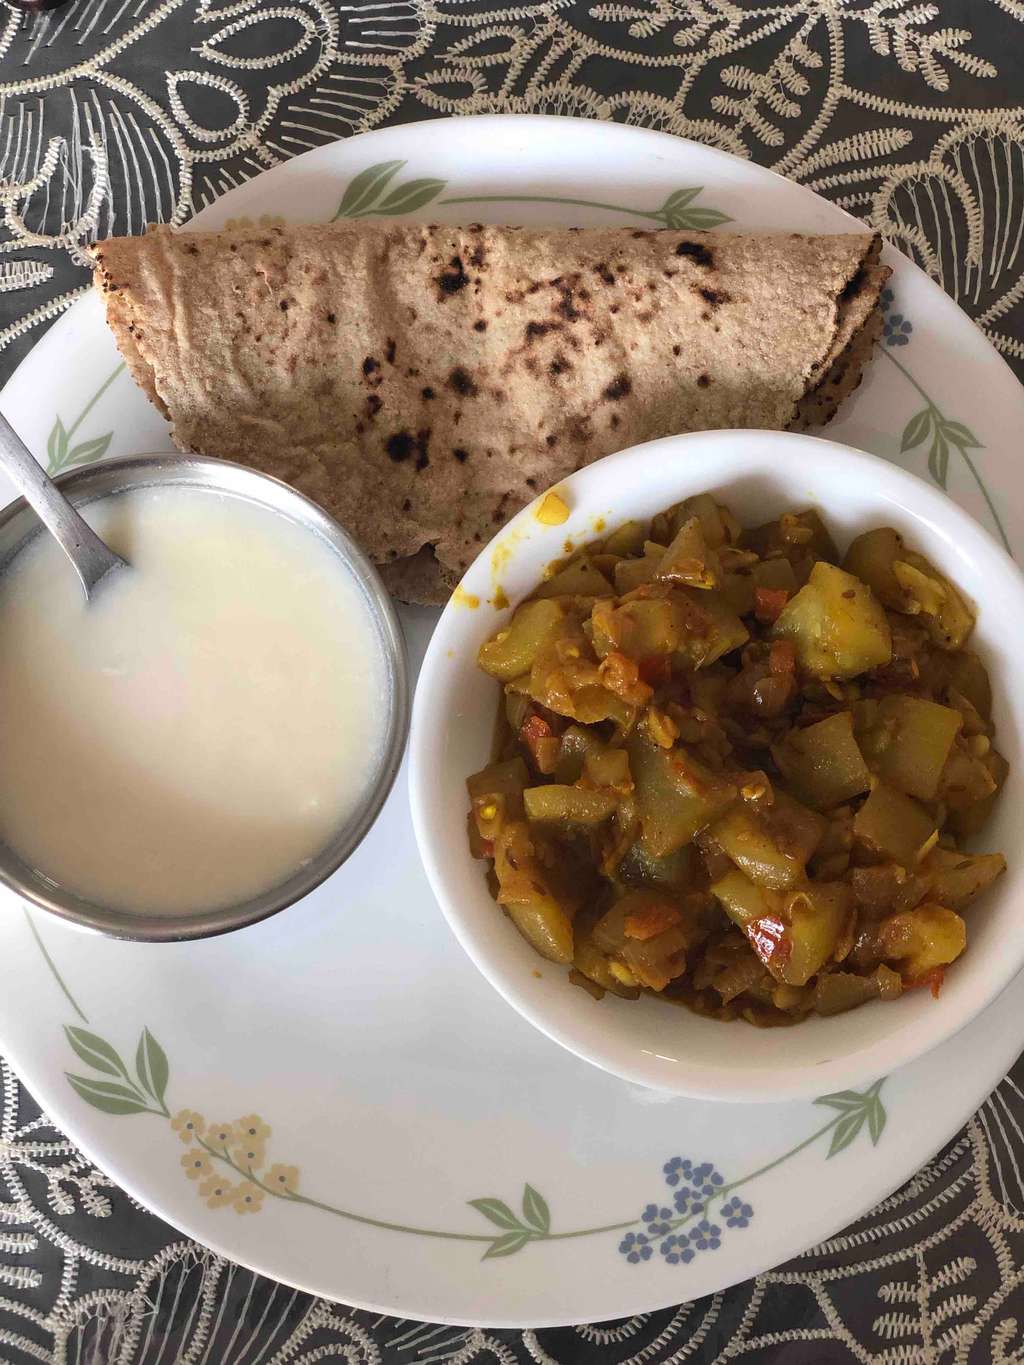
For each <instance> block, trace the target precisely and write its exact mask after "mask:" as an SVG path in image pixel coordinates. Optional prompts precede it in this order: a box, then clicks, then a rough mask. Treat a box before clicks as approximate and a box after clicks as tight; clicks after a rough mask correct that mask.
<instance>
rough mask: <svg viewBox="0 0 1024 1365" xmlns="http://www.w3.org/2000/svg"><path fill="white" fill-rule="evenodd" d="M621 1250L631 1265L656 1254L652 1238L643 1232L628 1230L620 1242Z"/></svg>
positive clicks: (647, 1259)
mask: <svg viewBox="0 0 1024 1365" xmlns="http://www.w3.org/2000/svg"><path fill="white" fill-rule="evenodd" d="M619 1250H620V1251H621V1252H622V1254H623V1256H625V1258H626V1260H627V1261H628V1262H629V1263H630V1265H638V1264H639V1263H640V1262H641V1261H649V1260H650V1259H651V1256H652V1255H653V1254H654V1253H653V1249H652V1247H651V1243H650V1239H649V1238H648V1237H647V1235H646V1233H643V1232H627V1233H626V1235H625V1237H623V1239H622V1241H621V1242H620V1243H619Z"/></svg>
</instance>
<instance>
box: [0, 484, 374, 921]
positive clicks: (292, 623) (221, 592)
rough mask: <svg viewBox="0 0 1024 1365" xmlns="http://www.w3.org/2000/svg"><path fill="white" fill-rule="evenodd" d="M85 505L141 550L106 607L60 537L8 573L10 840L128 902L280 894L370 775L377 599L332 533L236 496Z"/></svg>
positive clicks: (1, 741)
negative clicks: (330, 541) (88, 589)
mask: <svg viewBox="0 0 1024 1365" xmlns="http://www.w3.org/2000/svg"><path fill="white" fill-rule="evenodd" d="M86 516H87V519H88V520H89V522H90V523H91V524H92V525H93V526H94V527H95V528H96V530H97V531H98V532H99V534H100V535H101V536H102V537H103V538H104V539H105V540H106V541H107V542H108V543H109V544H110V545H112V546H113V547H114V548H115V549H116V550H117V551H118V552H119V553H120V554H122V555H123V556H124V557H125V558H126V559H127V560H128V561H129V563H130V564H131V566H132V567H131V569H130V570H128V571H125V572H119V573H118V574H117V575H116V576H115V577H114V578H113V579H112V580H111V581H109V582H108V583H105V584H103V585H102V586H101V588H100V590H99V592H98V594H97V596H96V597H95V598H94V600H93V601H92V602H91V603H88V604H87V603H86V601H85V597H84V594H83V592H82V588H81V585H80V584H79V582H78V579H77V577H76V576H75V574H74V571H73V570H72V569H71V566H70V565H69V564H68V563H67V561H66V559H65V558H64V556H63V554H62V552H61V551H60V550H59V549H58V547H57V546H56V544H55V543H54V542H53V541H52V540H51V539H50V538H49V537H48V536H46V535H40V536H38V537H36V539H35V540H34V541H33V542H32V543H31V544H30V545H29V546H28V547H27V548H26V549H25V550H24V551H23V552H22V553H21V554H19V555H18V557H17V559H16V560H15V561H14V563H13V564H12V565H11V568H10V569H9V571H8V572H7V574H6V575H5V576H4V577H3V579H2V580H0V837H3V839H4V840H5V841H6V842H7V843H8V844H9V845H10V846H11V847H12V848H14V850H15V851H16V852H17V853H18V854H19V855H20V856H21V857H22V859H23V860H24V861H25V862H27V863H29V864H31V865H32V866H33V867H35V868H37V869H38V870H39V871H40V872H42V873H43V874H44V875H45V876H46V877H48V878H50V879H51V880H52V881H53V882H56V883H58V884H60V885H62V886H64V887H66V888H67V889H68V890H70V891H73V892H76V893H77V894H78V895H80V896H84V897H86V898H88V899H90V900H93V901H95V902H97V903H99V904H101V905H104V906H110V907H112V908H114V909H123V910H130V911H135V912H143V913H150V914H153V915H161V914H169V913H178V912H181V911H189V910H195V911H202V910H207V909H213V908H215V907H219V906H223V905H227V904H233V903H237V902H240V901H243V900H245V899H248V898H249V897H251V896H253V895H255V894H257V893H259V892H261V891H264V890H268V889H269V888H271V887H273V886H275V885H277V884H279V883H280V882H282V881H283V880H284V879H285V878H286V877H287V876H289V875H290V874H291V873H293V872H295V871H296V870H297V869H298V868H299V867H300V866H301V865H302V864H303V863H304V862H305V861H307V860H308V859H309V858H311V857H312V856H314V855H315V854H316V853H318V852H319V851H320V850H321V849H322V848H323V847H324V846H325V845H326V844H327V843H328V841H329V840H330V838H331V836H332V835H333V834H334V833H335V832H336V831H337V830H338V828H339V827H340V826H341V825H342V824H343V823H344V821H345V820H346V818H347V817H348V816H349V815H351V814H352V813H353V811H354V809H355V808H356V806H357V805H358V803H359V801H360V798H361V797H362V796H363V795H364V793H365V791H366V787H367V784H368V783H369V782H370V781H371V780H372V775H373V772H374V768H375V763H376V760H377V759H378V756H379V750H380V746H381V743H382V731H383V728H384V726H385V723H386V688H387V672H386V665H385V660H384V655H383V650H382V646H381V644H380V639H379V636H378V635H377V632H376V628H375V624H374V620H373V617H372V615H371V612H370V608H369V606H368V604H367V603H366V601H365V599H364V598H363V596H362V594H361V592H360V589H359V587H358V585H357V583H356V582H355V580H354V579H353V578H352V576H351V575H350V574H349V573H348V571H347V570H346V567H345V565H344V563H343V562H342V561H341V559H340V558H339V557H338V556H337V554H335V553H334V552H333V551H332V550H331V548H330V547H329V546H328V545H327V544H326V543H325V542H323V541H321V540H319V539H318V538H317V537H316V536H314V535H313V534H311V533H310V532H309V531H304V530H303V529H302V528H300V527H298V526H295V525H294V524H292V523H291V522H289V521H287V520H286V519H285V518H284V517H282V516H280V515H277V514H275V513H273V512H271V511H268V510H266V509H265V508H262V507H259V506H257V505H255V504H253V503H248V502H244V501H242V500H241V499H238V498H232V497H226V496H223V495H221V494H217V493H215V492H212V491H207V490H203V489H199V488H184V487H170V488H166V489H142V490H138V491H132V492H127V493H124V494H121V495H118V496H115V497H111V498H108V499H105V500H104V501H102V502H97V503H94V504H93V505H92V506H91V507H89V508H88V509H87V510H86Z"/></svg>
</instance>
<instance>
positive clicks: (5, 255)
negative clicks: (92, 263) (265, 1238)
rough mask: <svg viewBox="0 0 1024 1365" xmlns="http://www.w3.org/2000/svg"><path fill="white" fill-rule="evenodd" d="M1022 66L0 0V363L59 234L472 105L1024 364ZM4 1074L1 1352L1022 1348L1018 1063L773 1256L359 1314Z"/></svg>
mask: <svg viewBox="0 0 1024 1365" xmlns="http://www.w3.org/2000/svg"><path fill="white" fill-rule="evenodd" d="M8 15H9V17H8ZM1022 79H1024V3H1022V0H738V2H735V3H734V0H516V3H512V4H505V3H503V0H356V2H355V3H351V4H347V3H342V0H71V3H69V4H67V5H66V6H65V7H64V8H62V9H59V10H57V11H55V12H52V13H50V14H48V15H46V16H39V17H35V18H28V17H26V16H22V15H18V14H14V13H10V12H9V11H7V10H6V9H5V8H3V7H2V6H0V204H2V206H3V212H4V224H3V227H2V229H0V378H2V379H6V377H7V376H8V375H9V374H10V373H11V371H12V370H13V369H14V367H15V365H16V364H17V362H18V361H19V360H20V359H21V358H22V356H24V354H25V353H26V351H27V350H28V348H29V347H30V346H31V345H32V344H33V342H34V340H35V339H36V338H37V337H38V335H39V333H40V331H41V330H42V329H43V328H44V327H45V326H46V324H47V323H48V322H49V321H50V320H51V319H52V318H54V317H56V316H57V315H58V314H59V313H60V312H61V311H62V310H63V309H64V308H66V307H67V306H68V305H69V304H70V303H71V302H72V301H73V300H74V299H76V298H77V297H79V295H80V294H82V293H83V292H84V290H85V289H86V287H87V283H86V276H85V272H84V271H83V269H82V267H81V262H80V256H79V251H78V246H79V243H80V242H82V241H85V240H88V239H89V238H90V237H92V236H94V235H97V234H98V235H107V234H109V233H110V232H112V231H114V232H131V231H133V230H134V231H137V230H139V229H140V228H141V227H142V225H143V224H145V223H146V222H148V221H153V220H157V219H161V220H165V221H171V222H182V221H183V220H184V219H186V218H187V217H188V216H189V215H190V214H191V213H192V212H194V211H195V210H196V209H197V208H200V207H202V206H204V205H205V204H208V203H209V202H210V201H211V200H213V199H214V198H216V197H217V196H218V195H219V194H221V193H223V192H224V191H225V190H227V189H229V188H230V187H232V186H234V185H237V184H239V183H240V182H241V181H242V180H244V179H246V178H247V177H249V176H252V175H255V174H257V173H258V172H259V171H261V170H262V169H264V168H265V167H267V166H272V165H274V164H276V163H277V162H278V161H280V160H282V159H284V158H287V157H289V156H293V155H295V154H296V153H298V152H302V151H305V150H307V149H308V148H310V147H315V146H317V145H319V144H320V143H323V142H326V141H330V140H332V139H334V138H338V137H346V136H349V135H350V134H352V133H357V132H361V131H363V130H365V129H369V128H377V127H380V126H382V125H385V124H388V123H395V122H403V121H407V120H412V119H424V118H431V117H437V116H442V115H446V114H472V113H483V112H533V113H558V114H575V115H580V116H583V117H587V118H593V119H615V120H619V121H622V122H627V123H635V124H641V125H644V126H646V127H653V128H659V129H663V130H667V131H669V132H673V133H678V134H680V135H682V136H686V137H691V138H695V139H698V140H700V141H703V142H708V143H711V144H712V145H714V146H716V147H721V148H724V149H726V150H727V151H731V152H735V153H737V154H738V155H740V156H745V157H751V158H753V159H755V160H757V161H760V162H762V163H763V164H765V165H768V166H771V167H773V168H775V169H776V170H778V171H780V172H782V173H783V174H786V175H789V176H791V177H793V178H795V179H797V180H799V181H800V182H801V183H803V184H805V185H809V186H810V187H811V188H813V189H815V190H818V191H819V192H821V193H822V194H825V195H827V196H828V197H829V198H831V199H834V200H835V201H836V202H837V203H839V204H842V205H843V206H844V207H846V208H848V209H850V210H852V211H853V212H854V213H857V214H859V215H861V216H862V217H864V218H866V219H867V220H868V221H869V222H871V223H872V224H873V225H875V226H876V227H878V228H879V229H880V230H881V231H882V232H884V233H886V234H887V235H888V236H889V238H890V239H892V240H894V241H895V242H897V243H898V244H899V245H900V246H902V247H903V248H904V249H905V250H907V251H909V252H910V254H912V255H913V256H914V257H915V258H916V259H917V260H918V261H919V262H920V263H921V264H922V265H924V266H925V268H926V269H928V270H929V271H931V273H932V274H933V275H934V276H935V277H936V278H937V279H938V280H939V281H940V283H941V284H942V285H943V286H944V287H945V288H946V289H948V290H949V291H950V292H951V293H952V294H954V295H955V296H956V297H957V298H958V299H959V301H960V303H961V304H962V305H963V306H964V307H965V308H966V309H967V311H968V312H969V313H970V314H971V315H972V316H973V317H974V318H975V319H976V320H977V322H978V323H979V324H980V325H981V326H982V327H983V328H984V330H985V332H986V333H987V334H988V336H989V337H990V338H991V339H992V341H993V342H994V343H995V345H996V346H998V348H999V349H1000V350H1001V351H1002V352H1003V354H1004V355H1005V356H1006V357H1007V358H1008V359H1009V360H1010V362H1011V364H1013V363H1017V364H1018V371H1019V372H1020V373H1024V305H1022V303H1021V300H1022V298H1024V250H1022V249H1021V248H1022V235H1024V233H1022V229H1024V213H1022V205H1024V85H1022ZM0 1068H2V1070H0V1079H2V1087H0V1091H2V1093H0V1361H2V1362H3V1363H4V1365H8V1362H10V1365H26V1363H27V1362H29V1361H57V1362H63V1361H65V1360H67V1361H74V1362H82V1363H83V1365H85V1363H86V1362H88V1365H108V1362H111V1363H112V1362H115V1361H117V1362H121V1363H123V1365H128V1362H131V1363H132V1365H156V1363H157V1362H162V1365H171V1362H175V1361H178V1362H183V1363H184V1362H188V1363H189V1365H257V1362H259V1365H284V1363H285V1362H291V1365H313V1362H316V1361H334V1360H337V1361H340V1360H343V1359H344V1360H347V1361H350V1362H352V1365H378V1362H387V1365H400V1363H401V1365H440V1363H441V1362H450V1365H462V1362H468V1361H470V1360H474V1359H476V1358H478V1357H481V1358H484V1359H486V1358H488V1357H490V1358H492V1359H493V1360H495V1361H497V1362H498V1363H499V1365H513V1362H514V1361H516V1360H518V1361H524V1362H525V1361H526V1360H527V1359H528V1358H531V1357H532V1358H533V1359H534V1360H535V1361H537V1362H540V1363H542V1365H548V1362H550V1361H558V1362H569V1361H572V1362H577V1361H586V1360H588V1359H600V1360H601V1361H614V1362H616V1365H640V1363H641V1362H645V1365H658V1363H659V1362H662V1361H669V1360H673V1361H674V1360H683V1359H690V1360H700V1361H706V1362H712V1361H726V1360H735V1359H742V1360H744V1361H748V1360H749V1361H756V1362H758V1365H783V1363H784V1365H812V1363H813V1365H831V1363H832V1362H839V1361H843V1362H846V1361H878V1362H892V1365H897V1363H898V1365H911V1363H912V1362H913V1363H914V1365H916V1363H917V1362H946V1361H949V1362H953V1361H957V1362H969V1363H970V1365H974V1363H975V1362H977V1363H978V1365H995V1362H1003V1361H1006V1362H1009V1361H1011V1360H1016V1361H1020V1360H1024V1324H1022V1323H1020V1322H1019V1321H1018V1319H1019V1318H1020V1317H1021V1315H1022V1314H1024V1287H1022V1280H1024V1176H1022V1167H1024V1091H1022V1090H1021V1088H1020V1086H1019V1084H1018V1081H1024V1069H1022V1063H1018V1065H1017V1067H1016V1068H1015V1072H1014V1073H1012V1074H1011V1075H1010V1076H1009V1077H1008V1078H1007V1079H1006V1080H1005V1081H1004V1082H1003V1084H1002V1085H1001V1086H1000V1087H999V1089H998V1090H997V1091H996V1093H995V1094H994V1095H993V1097H992V1098H991V1099H990V1100H989V1101H988V1103H987V1104H986V1105H985V1106H984V1107H983V1109H982V1110H981V1111H980V1112H979V1114H978V1115H977V1116H976V1117H975V1118H974V1119H973V1120H972V1121H971V1122H970V1123H969V1124H968V1126H967V1128H966V1129H965V1130H964V1131H963V1132H962V1133H961V1134H960V1135H959V1137H957V1138H956V1140H955V1141H954V1142H953V1143H951V1144H950V1145H949V1146H948V1147H947V1148H946V1149H945V1150H944V1151H943V1152H942V1154H941V1155H940V1156H939V1157H938V1158H937V1159H936V1160H935V1161H933V1162H932V1163H931V1165H930V1166H928V1167H927V1168H926V1169H925V1170H924V1171H922V1172H921V1173H920V1174H919V1175H918V1176H916V1177H915V1178H914V1179H913V1180H912V1181H911V1182H910V1183H909V1184H908V1185H906V1186H905V1187H904V1188H903V1189H902V1190H900V1191H899V1193H898V1194H896V1195H894V1196H893V1197H892V1198H891V1199H889V1200H887V1201H886V1202H885V1203H883V1204H881V1205H880V1206H879V1207H878V1208H877V1209H875V1210H874V1211H873V1212H872V1213H871V1215H870V1216H869V1217H867V1218H865V1219H863V1220H862V1221H861V1222H860V1223H858V1224H857V1225H856V1226H855V1227H854V1228H851V1229H849V1230H848V1231H847V1232H845V1233H844V1234H843V1235H841V1236H838V1237H836V1238H834V1239H833V1240H832V1241H830V1242H828V1243H827V1244H825V1245H824V1246H821V1247H818V1248H817V1249H816V1250H814V1251H812V1252H808V1253H807V1254H806V1255H805V1256H802V1257H800V1258H799V1259H797V1260H796V1261H794V1262H792V1263H791V1264H789V1265H787V1266H784V1267H781V1268H780V1269H778V1270H775V1271H772V1272H771V1273H770V1274H766V1275H761V1276H759V1277H758V1278H757V1279H756V1280H753V1281H750V1282H749V1283H747V1284H744V1285H741V1286H739V1287H737V1288H735V1289H732V1290H729V1291H728V1292H726V1293H724V1294H720V1295H715V1296H714V1297H713V1298H710V1299H705V1300H701V1301H699V1302H696V1303H687V1304H683V1305H681V1306H680V1307H678V1308H676V1309H672V1310H667V1311H665V1312H663V1313H658V1314H654V1315H651V1316H644V1317H638V1318H635V1319H631V1320H629V1321H626V1322H619V1323H605V1324H601V1325H599V1326H586V1327H584V1326H581V1327H577V1328H571V1329H570V1328H566V1329H562V1330H552V1331H543V1332H523V1333H514V1332H487V1331H465V1330H462V1329H454V1328H443V1327H425V1326H422V1325H418V1324H415V1323H408V1322H396V1321H392V1320H390V1319H386V1318H375V1317H373V1316H371V1315H368V1314H365V1313H360V1312H353V1311H350V1310H347V1309H345V1308H342V1307H339V1306H337V1305H332V1304H329V1303H326V1302H323V1301H317V1300H314V1299H312V1298H310V1297H309V1296H307V1295H303V1294H300V1293H297V1292H293V1291H292V1290H287V1289H284V1288H283V1287H281V1286H279V1285H275V1284H273V1283H271V1282H270V1281H267V1280H263V1279H261V1278H259V1277H257V1276H254V1275H252V1274H250V1273H249V1272H247V1271H242V1270H239V1269H238V1268H237V1267H234V1266H232V1265H229V1264H227V1263H226V1262H224V1261H223V1260H221V1259H220V1258H218V1257H216V1256H214V1255H212V1254H211V1253H209V1252H207V1251H205V1250H204V1249H203V1248H201V1247H199V1246H196V1245H195V1244H194V1243H190V1242H187V1241H184V1240H182V1239H181V1238H180V1237H179V1236H178V1235H177V1234H176V1233H175V1232H174V1231H173V1230H172V1229H170V1228H168V1227H166V1226H165V1225H164V1224H162V1223H161V1222H159V1221H158V1220H157V1219H155V1218H153V1217H152V1216H151V1215H149V1214H147V1213H145V1212H144V1211H142V1210H141V1209H140V1208H139V1207H138V1206H137V1205H136V1204H135V1203H134V1202H133V1201H132V1200H130V1199H129V1198H128V1197H127V1196H126V1195H124V1194H122V1193H120V1192H119V1191H118V1190H117V1189H116V1188H114V1187H113V1186H112V1185H111V1183H110V1181H108V1180H107V1179H106V1178H105V1177H104V1176H103V1175H101V1174H100V1173H99V1172H98V1171H96V1170H94V1169H92V1168H91V1167H90V1166H89V1164H88V1162H86V1161H85V1160H84V1159H83V1158H82V1157H80V1156H79V1155H78V1154H77V1153H76V1151H75V1149H74V1147H73V1146H72V1145H71V1144H70V1143H69V1142H67V1141H66V1140H65V1139H64V1138H63V1137H62V1136H61V1134H60V1133H58V1132H56V1131H55V1130H54V1129H53V1127H52V1125H50V1124H49V1123H48V1122H47V1120H46V1119H45V1118H44V1117H43V1116H41V1115H40V1114H39V1112H38V1110H37V1109H36V1107H35V1105H34V1104H33V1102H32V1100H31V1099H30V1097H29V1096H28V1095H27V1093H26V1092H25V1091H24V1090H23V1089H22V1088H21V1087H20V1086H19V1084H18V1081H17V1080H16V1078H15V1077H14V1075H13V1074H12V1073H11V1072H10V1070H9V1069H8V1068H7V1067H6V1065H4V1064H2V1063H0ZM837 1178H838V1177H837Z"/></svg>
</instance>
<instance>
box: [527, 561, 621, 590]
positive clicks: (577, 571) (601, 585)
mask: <svg viewBox="0 0 1024 1365" xmlns="http://www.w3.org/2000/svg"><path fill="white" fill-rule="evenodd" d="M613 591H614V589H613V588H612V585H611V580H610V579H607V578H605V576H604V574H603V573H602V572H601V571H600V569H598V567H597V566H596V565H595V564H594V562H593V560H591V559H589V558H587V557H586V556H582V557H581V558H579V559H576V560H573V562H572V563H571V564H567V565H566V567H565V568H564V569H562V570H560V571H559V572H558V573H556V574H554V575H553V576H552V577H551V578H549V579H547V581H546V582H544V583H542V584H541V585H540V587H539V588H538V589H537V592H536V594H535V596H536V597H538V598H540V599H541V600H543V599H544V598H546V597H611V595H612V593H613Z"/></svg>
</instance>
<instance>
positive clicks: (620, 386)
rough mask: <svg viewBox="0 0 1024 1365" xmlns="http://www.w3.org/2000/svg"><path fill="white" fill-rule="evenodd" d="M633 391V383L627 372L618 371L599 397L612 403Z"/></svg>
mask: <svg viewBox="0 0 1024 1365" xmlns="http://www.w3.org/2000/svg"><path fill="white" fill-rule="evenodd" d="M632 392H633V384H632V381H631V380H630V377H629V375H628V374H625V373H620V374H617V375H616V376H615V378H614V379H613V380H612V382H611V383H610V384H609V385H607V387H606V388H605V390H604V392H603V393H602V395H601V397H602V398H606V399H607V400H608V401H609V402H610V403H614V402H615V401H616V400H617V399H619V398H627V397H628V396H629V395H630V394H631V393H632Z"/></svg>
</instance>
